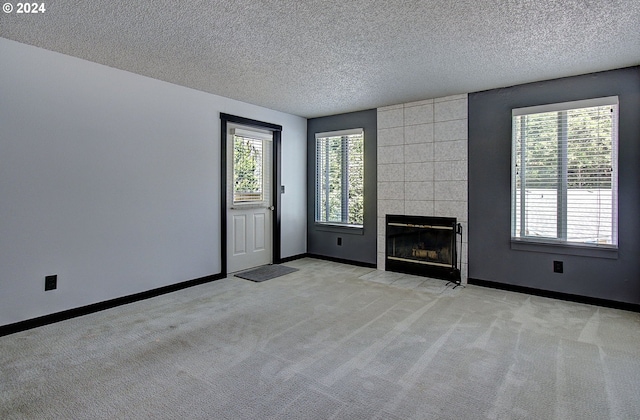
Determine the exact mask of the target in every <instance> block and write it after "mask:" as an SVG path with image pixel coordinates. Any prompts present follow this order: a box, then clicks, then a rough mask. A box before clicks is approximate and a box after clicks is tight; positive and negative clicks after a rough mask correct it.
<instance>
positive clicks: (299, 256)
mask: <svg viewBox="0 0 640 420" xmlns="http://www.w3.org/2000/svg"><path fill="white" fill-rule="evenodd" d="M308 256H309V255H308V254H298V255H293V256H291V257H286V258H280V262H278V264H284V263H288V262H291V261H295V260H299V259H302V258H306V257H308Z"/></svg>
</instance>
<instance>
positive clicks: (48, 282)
mask: <svg viewBox="0 0 640 420" xmlns="http://www.w3.org/2000/svg"><path fill="white" fill-rule="evenodd" d="M57 288H58V275H57V274H54V275H52V276H46V277H45V278H44V290H45V291H47V290H55V289H57Z"/></svg>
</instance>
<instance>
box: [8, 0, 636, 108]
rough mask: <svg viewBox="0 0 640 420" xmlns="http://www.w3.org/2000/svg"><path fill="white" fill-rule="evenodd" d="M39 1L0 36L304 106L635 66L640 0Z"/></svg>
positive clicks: (260, 101)
mask: <svg viewBox="0 0 640 420" xmlns="http://www.w3.org/2000/svg"><path fill="white" fill-rule="evenodd" d="M5 1H6V0H5ZM12 3H14V4H15V3H16V2H12ZM45 5H46V12H44V13H42V14H32V15H26V14H16V13H15V10H14V12H13V13H9V14H7V13H0V36H2V37H4V38H8V39H12V40H15V41H19V42H22V43H26V44H31V45H35V46H38V47H42V48H45V49H48V50H53V51H58V52H61V53H64V54H68V55H72V56H75V57H80V58H83V59H86V60H90V61H94V62H97V63H101V64H105V65H108V66H111V67H115V68H118V69H123V70H128V71H131V72H134V73H138V74H142V75H145V76H149V77H153V78H156V79H160V80H165V81H168V82H172V83H175V84H178V85H183V86H188V87H191V88H194V89H198V90H202V91H205V92H210V93H214V94H217V95H221V96H226V97H229V98H233V99H238V100H240V101H244V102H249V103H253V104H257V105H262V106H265V107H268V108H272V109H276V110H280V111H284V112H288V113H292V114H296V115H300V116H303V117H317V116H323V115H331V114H337V113H343V112H349V111H356V110H361V109H369V108H375V107H379V106H384V105H391V104H396V103H402V102H409V101H414V100H421V99H426V98H433V97H439V96H446V95H450V94H458V93H465V92H474V91H479V90H485V89H491V88H497V87H504V86H510V85H514V84H519V83H526V82H532V81H537V80H544V79H551V78H557V77H564V76H571V75H576V74H583V73H589V72H593V71H601V70H608V69H613V68H618V67H626V66H632V65H637V64H640V29H639V28H640V1H638V0H601V1H598V0H559V1H545V0H493V1H487V0H457V1H455V0H429V1H426V0H425V1H401V0H380V1H373V0H372V1H365V0H325V1H322V0H316V1H304V0H299V1H288V0H281V1H278V0H219V1H207V0H200V1H197V0H181V1H175V0H153V1H150V0H145V1H143V0H138V1H131V0H76V1H73V0H49V1H46V2H45ZM0 59H2V58H1V57H0Z"/></svg>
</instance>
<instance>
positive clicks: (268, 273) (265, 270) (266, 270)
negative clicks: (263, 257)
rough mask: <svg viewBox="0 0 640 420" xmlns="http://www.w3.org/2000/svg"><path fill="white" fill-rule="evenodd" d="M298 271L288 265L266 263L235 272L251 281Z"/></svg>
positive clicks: (268, 278) (237, 275)
mask: <svg viewBox="0 0 640 420" xmlns="http://www.w3.org/2000/svg"><path fill="white" fill-rule="evenodd" d="M294 271H298V269H297V268H291V267H287V266H286V265H278V264H272V265H264V266H262V267H258V268H254V269H251V270H249V271H245V272H243V273H238V274H234V275H235V276H236V277H240V278H241V279H246V280H251V281H265V280H270V279H273V278H276V277H280V276H284V275H285V274H289V273H293V272H294Z"/></svg>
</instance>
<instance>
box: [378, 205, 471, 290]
mask: <svg viewBox="0 0 640 420" xmlns="http://www.w3.org/2000/svg"><path fill="white" fill-rule="evenodd" d="M458 234H461V227H460V225H459V224H458V223H457V220H456V218H454V217H425V216H404V215H391V214H389V215H387V216H386V258H385V268H386V270H387V271H396V272H400V273H407V274H416V275H420V276H425V277H433V278H438V279H443V280H449V281H452V282H455V283H460V268H459V267H458V261H457V260H458V259H457V255H458V252H457V247H456V245H457V235H458Z"/></svg>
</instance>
